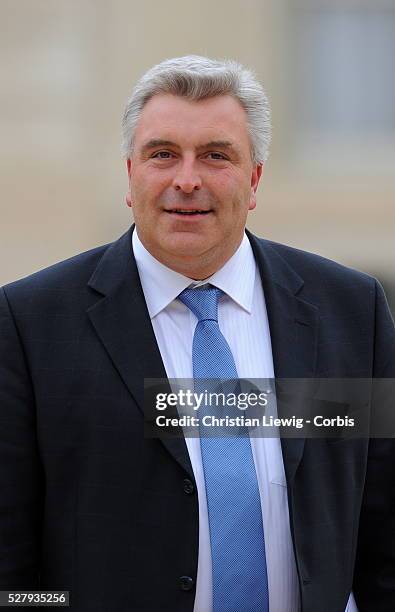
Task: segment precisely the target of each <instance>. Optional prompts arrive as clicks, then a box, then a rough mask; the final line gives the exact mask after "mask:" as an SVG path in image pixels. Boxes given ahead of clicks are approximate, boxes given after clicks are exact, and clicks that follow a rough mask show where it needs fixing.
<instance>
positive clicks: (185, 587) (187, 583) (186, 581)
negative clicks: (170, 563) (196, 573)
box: [178, 576, 194, 591]
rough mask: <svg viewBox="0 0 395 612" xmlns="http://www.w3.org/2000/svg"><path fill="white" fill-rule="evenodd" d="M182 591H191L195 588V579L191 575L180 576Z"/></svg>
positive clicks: (179, 581)
mask: <svg viewBox="0 0 395 612" xmlns="http://www.w3.org/2000/svg"><path fill="white" fill-rule="evenodd" d="M178 584H179V585H180V589H181V591H190V590H191V589H192V588H193V585H194V581H193V578H191V577H190V576H180V578H179V579H178Z"/></svg>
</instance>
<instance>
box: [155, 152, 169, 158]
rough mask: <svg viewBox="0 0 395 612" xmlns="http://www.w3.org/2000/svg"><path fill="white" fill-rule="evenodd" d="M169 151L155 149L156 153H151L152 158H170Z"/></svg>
mask: <svg viewBox="0 0 395 612" xmlns="http://www.w3.org/2000/svg"><path fill="white" fill-rule="evenodd" d="M171 155H172V154H171V153H170V151H157V152H156V153H154V154H153V156H152V157H153V158H154V159H170V158H171Z"/></svg>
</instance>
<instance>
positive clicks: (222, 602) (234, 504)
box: [179, 285, 269, 612]
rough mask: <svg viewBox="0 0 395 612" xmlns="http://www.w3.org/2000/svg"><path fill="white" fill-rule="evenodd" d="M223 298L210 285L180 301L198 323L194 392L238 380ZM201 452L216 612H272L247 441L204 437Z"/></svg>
mask: <svg viewBox="0 0 395 612" xmlns="http://www.w3.org/2000/svg"><path fill="white" fill-rule="evenodd" d="M221 295H222V291H221V290H220V289H217V288H216V287H213V286H211V285H206V286H204V287H203V288H196V289H186V290H185V291H183V292H182V293H181V294H180V296H179V299H180V300H181V301H182V302H183V303H184V304H185V305H186V306H187V307H188V308H189V309H190V310H191V311H192V312H193V314H194V315H195V316H196V317H197V319H198V323H197V325H196V329H195V333H194V337H193V345H192V362H193V377H194V384H195V390H196V389H199V390H200V391H203V388H204V389H207V382H208V381H207V379H225V380H226V379H237V376H238V375H237V369H236V364H235V362H234V359H233V355H232V352H231V350H230V347H229V345H228V343H227V342H226V340H225V338H224V336H223V335H222V333H221V330H220V328H219V325H218V299H219V297H220V296H221ZM199 379H200V383H199ZM202 379H206V380H204V381H203V380H202ZM202 387H203V388H202ZM200 446H201V452H202V462H203V470H204V478H205V483H206V494H207V506H208V516H209V525H210V541H211V556H212V566H213V612H268V610H269V593H268V583H267V571H266V557H265V542H264V533H263V524H262V510H261V503H260V496H259V489H258V482H257V478H256V472H255V465H254V459H253V455H252V449H251V442H250V438H249V435H248V433H247V435H244V436H237V437H233V436H231V435H223V434H221V436H220V437H212V436H207V435H206V436H201V438H200Z"/></svg>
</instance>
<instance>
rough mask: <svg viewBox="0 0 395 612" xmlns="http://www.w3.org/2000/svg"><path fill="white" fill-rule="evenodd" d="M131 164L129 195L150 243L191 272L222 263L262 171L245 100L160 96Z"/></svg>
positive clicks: (143, 121) (204, 272)
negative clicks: (254, 156) (253, 155)
mask: <svg viewBox="0 0 395 612" xmlns="http://www.w3.org/2000/svg"><path fill="white" fill-rule="evenodd" d="M127 165H128V174H129V184H130V191H129V193H128V196H127V202H128V204H129V205H130V206H131V207H132V209H133V213H134V219H135V223H136V227H137V231H138V234H139V237H140V239H141V241H142V243H143V244H144V246H145V247H146V249H147V250H148V251H149V252H150V253H151V254H152V255H153V256H154V257H155V258H156V259H158V260H159V261H161V262H162V263H164V264H165V265H167V266H168V267H170V268H172V269H174V270H176V271H178V272H181V273H182V274H185V275H186V276H189V277H190V278H207V277H208V276H210V275H211V274H213V273H214V272H215V271H216V270H218V269H219V268H220V267H222V265H223V264H224V263H225V262H226V261H227V260H228V259H229V258H230V257H231V256H232V255H233V253H234V252H235V251H236V250H237V248H238V246H239V244H240V242H241V240H242V237H243V232H244V227H245V223H246V218H247V214H248V211H249V210H252V209H253V208H255V205H256V200H255V192H256V189H257V186H258V182H259V179H260V176H261V171H262V167H261V166H258V165H254V164H253V163H252V160H251V152H250V141H249V136H248V132H247V124H246V114H245V111H244V109H243V108H242V106H241V105H240V104H239V102H238V101H237V100H235V99H234V98H233V97H231V96H228V95H226V96H216V97H214V98H208V99H205V100H199V101H191V100H188V99H186V98H182V97H178V96H174V95H170V94H159V95H156V96H154V97H153V98H151V99H150V100H149V101H148V102H147V104H146V105H145V107H144V108H143V111H142V114H141V116H140V119H139V121H138V124H137V128H136V132H135V138H134V149H133V154H132V156H131V158H130V159H129V160H128V162H127Z"/></svg>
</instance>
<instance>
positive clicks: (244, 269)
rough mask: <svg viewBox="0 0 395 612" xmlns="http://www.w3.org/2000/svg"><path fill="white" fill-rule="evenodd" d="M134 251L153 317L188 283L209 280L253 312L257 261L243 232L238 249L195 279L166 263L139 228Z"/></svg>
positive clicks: (134, 236)
mask: <svg viewBox="0 0 395 612" xmlns="http://www.w3.org/2000/svg"><path fill="white" fill-rule="evenodd" d="M132 246H133V253H134V257H135V259H136V264H137V269H138V271H139V276H140V281H141V285H142V288H143V292H144V296H145V300H146V303H147V308H148V312H149V315H150V317H151V319H153V318H154V317H155V316H156V315H157V314H158V313H159V312H161V310H163V309H164V308H166V307H167V306H168V305H169V304H170V303H171V302H172V301H173V300H175V299H176V298H177V297H178V295H179V294H180V293H181V292H182V291H184V289H186V288H187V287H198V286H200V285H206V284H208V283H210V284H211V285H214V286H215V287H218V289H221V290H222V291H223V292H224V293H225V294H227V295H228V296H229V297H230V298H232V300H234V301H235V302H236V303H237V304H238V305H239V306H241V308H243V309H244V310H246V311H247V312H249V313H251V309H252V299H253V290H254V282H255V274H256V264H255V259H254V255H253V253H252V248H251V245H250V242H249V240H248V238H247V236H246V234H244V236H243V240H242V241H241V244H240V246H239V248H238V249H237V251H236V252H235V253H234V255H232V257H231V258H230V259H228V261H227V262H226V263H225V264H224V265H223V266H222V268H220V269H219V270H217V272H215V273H214V274H213V275H212V276H210V277H209V278H206V279H204V280H203V281H195V280H193V279H191V278H188V277H187V276H184V275H183V274H180V273H179V272H175V270H172V269H171V268H168V267H167V266H165V265H163V264H162V263H161V262H160V261H158V260H157V259H155V257H153V255H151V253H150V252H149V251H147V249H146V248H145V247H144V245H143V244H142V242H141V240H140V238H139V237H138V234H137V230H136V228H135V229H134V231H133V236H132Z"/></svg>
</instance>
